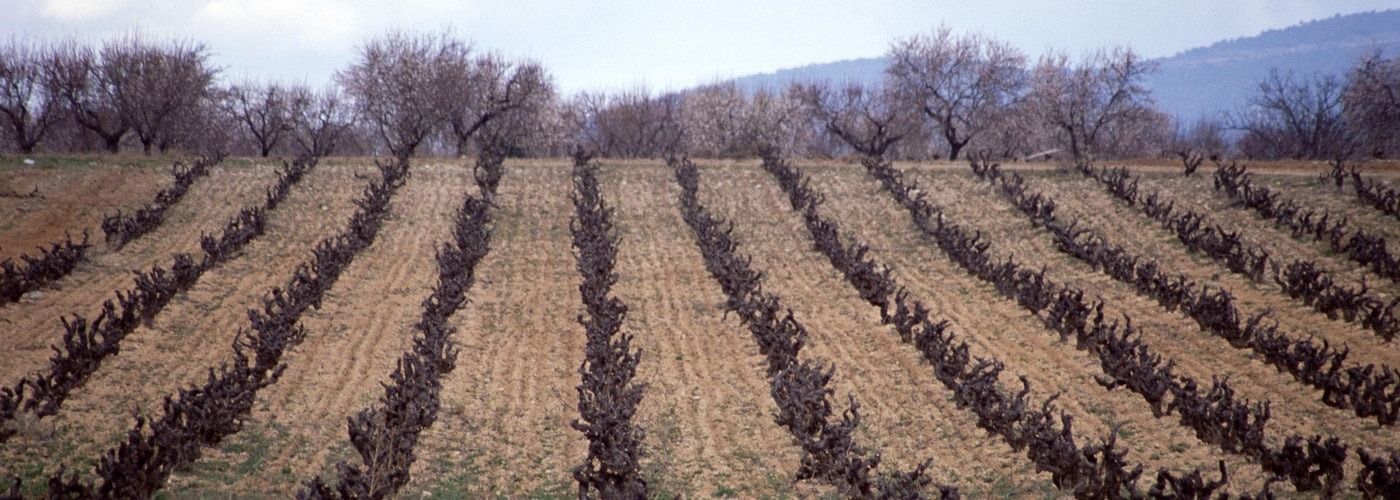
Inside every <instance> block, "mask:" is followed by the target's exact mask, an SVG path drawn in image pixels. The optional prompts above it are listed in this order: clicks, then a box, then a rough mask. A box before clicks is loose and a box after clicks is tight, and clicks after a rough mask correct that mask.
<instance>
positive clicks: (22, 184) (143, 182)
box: [0, 164, 172, 314]
mask: <svg viewBox="0 0 1400 500" xmlns="http://www.w3.org/2000/svg"><path fill="white" fill-rule="evenodd" d="M169 172H170V169H169V167H168V166H166V167H163V168H154V167H135V166H123V167H113V166H111V165H107V164H103V165H97V166H86V167H75V168H40V167H20V168H14V169H4V170H0V192H7V193H15V194H18V195H28V194H29V193H31V192H34V190H36V189H37V192H36V196H34V197H32V198H30V197H8V196H6V197H0V260H3V259H14V260H15V261H16V262H17V263H19V264H23V262H21V261H19V256H20V255H21V254H29V255H36V254H37V252H38V250H36V248H35V247H40V246H42V247H44V248H48V245H49V244H50V243H54V242H57V241H60V240H62V239H63V234H64V232H68V233H69V234H72V235H73V237H74V238H75V239H76V240H81V239H82V235H83V230H84V229H88V230H89V234H90V235H91V239H90V240H89V241H90V242H93V243H99V244H100V243H101V242H102V217H103V215H104V214H107V213H115V212H116V211H117V210H118V209H120V210H122V211H124V212H128V213H129V212H130V211H131V210H132V209H134V208H135V207H138V206H141V205H142V204H145V203H149V202H150V201H151V198H152V197H153V196H155V194H156V192H157V191H160V190H161V189H162V188H164V187H166V186H169V185H170V184H171V182H172V180H171V177H170V173H169ZM89 251H90V252H100V251H101V250H99V249H98V248H97V247H94V248H91V249H89ZM0 314H3V312H0Z"/></svg>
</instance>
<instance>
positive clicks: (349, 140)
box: [0, 27, 1400, 160]
mask: <svg viewBox="0 0 1400 500" xmlns="http://www.w3.org/2000/svg"><path fill="white" fill-rule="evenodd" d="M209 54H210V52H209V49H208V47H207V46H205V45H204V44H202V43H198V42H190V41H183V40H169V41H157V40H153V39H151V38H150V37H147V36H143V35H140V34H128V35H123V36H119V37H116V38H114V39H110V40H107V41H104V42H101V43H99V44H86V43H82V42H77V41H71V40H70V41H61V42H57V43H43V42H35V41H29V40H21V39H11V40H10V41H9V42H8V43H6V44H3V45H0V130H3V137H0V148H3V150H6V151H14V152H19V153H25V154H29V153H33V152H41V151H51V152H88V151H108V152H119V151H122V150H124V149H126V150H135V149H136V148H139V149H140V151H142V152H144V153H146V154H153V153H156V152H166V151H168V150H171V149H175V150H182V151H189V152H199V153H207V152H210V150H216V151H220V152H226V153H232V154H244V155H260V156H268V155H272V154H309V155H321V156H324V155H328V154H347V155H355V154H376V155H377V154H391V155H394V156H412V155H437V156H448V155H471V154H475V153H476V152H477V151H479V149H480V148H481V147H482V146H481V145H482V144H492V145H494V147H500V148H504V149H505V153H506V154H509V155H512V156H565V155H567V154H568V153H569V152H570V151H572V148H573V147H574V146H575V145H581V146H583V147H585V148H588V149H589V150H592V151H595V152H597V153H598V154H599V155H601V156H608V157H665V156H669V155H673V154H676V153H680V152H685V153H687V154H691V155H695V156H708V157H746V156H756V155H758V154H759V153H760V152H763V151H776V152H778V153H780V154H783V155H789V156H798V157H841V156H847V155H853V154H859V155H869V154H871V153H872V152H874V151H873V150H872V149H878V150H879V153H880V154H881V155H884V156H887V157H890V158H898V159H949V160H958V159H963V158H966V157H967V156H968V155H969V154H970V153H971V152H974V151H975V152H978V153H979V154H983V155H989V156H990V157H995V158H1000V159H1008V160H1009V159H1036V158H1042V157H1052V156H1057V157H1060V158H1071V159H1074V160H1094V159H1107V158H1126V157H1162V156H1168V155H1173V154H1178V153H1180V154H1183V155H1184V154H1186V153H1187V152H1189V151H1195V152H1197V153H1204V154H1209V155H1230V156H1240V157H1248V158H1257V159H1284V158H1293V159H1339V158H1362V157H1375V158H1384V157H1394V156H1396V155H1400V57H1396V58H1386V57H1384V56H1383V52H1382V51H1380V50H1374V51H1372V52H1370V53H1368V54H1367V55H1366V56H1364V57H1362V58H1360V59H1359V60H1357V61H1356V63H1355V64H1354V65H1353V67H1352V69H1351V70H1350V71H1349V72H1348V73H1347V74H1345V75H1311V76H1300V75H1296V74H1292V73H1286V72H1280V71H1275V72H1273V73H1271V74H1270V75H1269V76H1268V77H1266V78H1265V79H1263V80H1262V81H1260V82H1259V86H1258V89H1257V90H1256V91H1255V92H1254V93H1253V94H1252V96H1251V97H1250V98H1249V99H1248V101H1247V102H1245V103H1241V107H1240V108H1239V109H1237V110H1235V111H1231V112H1228V113H1224V114H1222V115H1221V116H1216V117H1207V118H1203V119H1200V120H1197V121H1195V122H1194V123H1191V124H1189V125H1188V124H1186V123H1185V122H1184V121H1182V120H1181V119H1180V118H1178V117H1173V116H1170V115H1168V114H1167V113H1164V112H1163V111H1161V110H1160V109H1158V107H1157V106H1156V104H1155V102H1154V101H1153V98H1152V93H1151V90H1150V89H1148V88H1147V87H1146V86H1145V84H1144V78H1145V77H1147V76H1148V75H1150V74H1151V73H1152V72H1154V71H1155V70H1156V66H1155V63H1153V62H1152V61H1149V60H1146V59H1144V58H1143V57H1142V56H1141V55H1139V54H1137V53H1136V52H1134V51H1133V50H1132V49H1130V48H1126V47H1115V48H1106V49H1100V50H1096V51H1092V52H1089V53H1087V54H1085V55H1083V56H1081V57H1077V58H1072V57H1070V56H1069V55H1067V54H1065V53H1062V52H1052V53H1050V54H1048V55H1045V56H1042V57H1040V58H1038V59H1037V60H1035V61H1034V62H1033V63H1032V60H1031V58H1030V57H1028V56H1027V55H1026V54H1025V53H1023V52H1021V51H1020V50H1018V49H1016V48H1015V47H1012V46H1010V45H1009V44H1007V43H1006V42H1003V41H1000V40H996V39H994V38H991V37H988V36H985V35H982V34H977V33H970V34H962V35H958V34H954V33H953V32H952V30H950V29H948V28H946V27H944V28H939V29H937V30H934V31H932V32H930V33H927V34H921V35H915V36H911V37H906V38H899V39H895V40H893V41H892V42H891V44H890V46H889V49H888V51H887V53H886V58H887V60H888V61H889V62H888V64H887V66H886V67H885V72H884V77H883V80H882V81H881V82H880V83H879V84H873V85H863V84H855V83H845V84H842V83H834V82H803V83H797V84H794V85H792V86H790V87H788V88H785V89H757V90H751V89H745V88H742V87H741V86H740V85H738V84H737V83H735V82H733V81H726V82H717V83H712V84H708V85H702V86H699V87H696V88H692V89H688V90H684V91H674V92H653V91H652V90H650V89H648V88H646V87H645V86H636V87H633V88H627V89H622V90H617V91H610V92H580V93H576V94H574V95H571V96H560V95H559V93H558V91H557V89H556V87H555V84H554V81H553V78H552V76H551V75H550V74H549V72H548V70H547V69H546V68H545V67H544V66H542V65H541V64H540V63H538V62H536V61H531V60H524V59H511V58H507V57H504V56H501V55H499V54H496V53H491V52H483V51H480V50H478V49H476V48H475V47H473V46H472V45H471V44H470V43H468V42H465V41H463V40H462V39H460V38H459V37H457V36H456V35H454V34H453V33H451V32H440V33H415V32H405V31H389V32H387V33H385V34H383V35H380V36H377V37H373V38H370V39H367V40H365V41H364V42H362V43H361V44H360V46H359V47H358V50H357V54H356V57H355V59H354V60H353V61H351V62H350V64H348V65H347V66H346V67H345V68H343V69H341V70H339V71H337V72H336V74H335V75H334V78H333V79H332V81H331V82H330V83H329V84H327V85H325V86H322V87H312V86H310V85H308V84H306V83H295V82H293V83H288V82H276V81H266V80H257V79H246V80H241V81H227V82H226V81H222V80H221V79H220V78H219V77H220V73H221V69H220V68H216V67H214V66H213V65H212V64H211V63H210V61H209ZM1206 84H1208V83H1207V82H1202V85H1206ZM872 139H878V140H877V141H875V142H871V140H872ZM862 149H864V150H862Z"/></svg>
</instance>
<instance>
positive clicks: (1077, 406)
mask: <svg viewBox="0 0 1400 500" xmlns="http://www.w3.org/2000/svg"><path fill="white" fill-rule="evenodd" d="M805 171H806V173H807V174H808V175H809V176H810V177H811V178H812V183H813V186H815V187H816V188H817V189H819V190H821V191H822V192H823V193H824V194H825V195H826V199H827V200H828V201H827V203H826V204H824V206H823V212H824V213H825V214H826V215H827V216H828V217H832V218H834V219H835V220H837V221H838V222H839V223H841V224H842V228H843V229H844V230H845V231H848V232H850V233H851V234H852V235H854V236H856V237H857V238H860V239H861V240H862V241H865V242H866V243H867V244H868V245H870V246H871V251H870V252H871V256H872V257H873V258H875V259H876V260H877V261H879V262H881V263H884V264H886V265H889V266H891V267H892V268H893V269H894V275H895V278H896V279H897V280H899V282H900V284H901V285H903V286H905V287H906V288H908V289H909V291H910V292H911V294H912V295H913V296H914V297H915V298H918V299H920V300H922V301H923V302H924V303H925V304H926V305H928V307H930V309H931V310H932V317H934V318H942V319H947V320H948V321H949V322H950V323H951V325H952V326H951V328H952V331H953V332H954V333H956V334H958V335H959V336H960V337H961V338H963V339H965V340H966V341H967V342H968V343H969V344H970V345H971V348H972V354H973V355H975V356H986V357H994V358H996V359H999V360H1001V361H1002V362H1004V363H1006V364H1007V372H1006V373H1003V380H1004V382H1003V384H1004V386H1005V387H1008V388H1012V387H1018V386H1019V382H1017V381H1016V380H1015V377H1016V375H1024V376H1026V377H1027V379H1028V380H1029V381H1030V382H1031V384H1032V387H1033V388H1034V391H1033V395H1034V399H1033V400H1035V401H1040V400H1042V399H1044V398H1046V397H1048V396H1050V395H1051V394H1054V393H1060V394H1061V398H1060V400H1059V406H1061V407H1062V408H1064V409H1065V410H1066V411H1068V412H1070V413H1071V414H1072V415H1074V416H1075V430H1076V432H1077V433H1079V434H1080V435H1081V436H1083V437H1085V438H1090V437H1092V438H1095V439H1097V438H1099V437H1104V436H1107V435H1108V433H1109V430H1110V428H1111V427H1112V426H1114V425H1119V426H1121V427H1120V429H1121V431H1122V432H1123V439H1120V441H1119V443H1120V445H1124V446H1125V447H1127V449H1129V450H1130V454H1129V459H1130V460H1132V461H1134V462H1139V463H1142V464H1143V465H1144V466H1145V468H1146V469H1147V470H1149V471H1155V470H1156V469H1158V468H1165V469H1168V470H1173V471H1190V470H1194V469H1198V468H1201V469H1205V470H1207V471H1212V470H1213V469H1214V466H1215V463H1216V461H1218V460H1221V459H1224V460H1225V461H1226V463H1227V465H1228V466H1229V467H1230V468H1231V470H1232V471H1234V470H1236V469H1241V471H1242V472H1245V476H1246V477H1248V475H1249V474H1250V472H1249V469H1250V467H1249V466H1247V465H1244V461H1243V460H1241V459H1238V458H1235V457H1229V456H1228V455H1225V454H1223V453H1221V452H1219V451H1217V450H1214V449H1212V448H1209V447H1206V446H1201V445H1200V443H1199V442H1197V441H1196V440H1195V437H1194V436H1193V435H1192V433H1191V431H1190V430H1188V429H1185V428H1181V427H1179V426H1176V425H1175V422H1172V421H1161V420H1158V419H1155V418H1154V417H1153V416H1152V415H1151V411H1150V409H1148V408H1147V406H1146V404H1144V403H1143V402H1142V401H1141V399H1140V398H1139V397H1138V396H1137V395H1134V394H1132V393H1129V392H1127V391H1106V390H1104V389H1103V388H1102V387H1100V386H1099V385H1098V384H1097V383H1096V382H1095V380H1094V377H1095V376H1097V375H1100V374H1101V373H1102V372H1101V370H1100V369H1099V367H1098V361H1097V360H1096V359H1095V358H1094V357H1093V356H1091V355H1089V354H1087V353H1084V352H1082V351H1078V350H1075V349H1074V348H1073V346H1072V345H1068V344H1065V343H1062V342H1059V340H1058V338H1057V336H1056V334H1055V333H1054V332H1052V331H1050V330H1048V329H1046V328H1045V327H1044V326H1043V325H1042V324H1041V322H1040V320H1039V319H1037V318H1035V317H1033V316H1031V315H1030V314H1029V313H1028V312H1026V311H1025V310H1024V309H1021V308H1020V307H1019V306H1018V305H1016V304H1015V302H1014V301H1011V300H1009V299H1005V298H1003V297H1002V296H1001V295H1000V294H999V293H998V292H997V291H996V290H994V289H992V288H991V287H990V285H988V284H984V283H981V282H980V281H979V280H978V279H977V278H975V277H973V276H971V275H968V274H966V273H965V272H964V271H963V270H962V269H961V268H958V267H957V266H956V264H954V263H953V262H952V261H950V260H949V259H947V258H946V257H945V256H944V255H943V254H942V252H941V251H940V250H938V248H937V247H936V246H935V245H933V243H932V242H931V241H930V240H927V239H925V238H924V237H923V236H922V235H921V234H920V233H919V232H918V230H917V229H916V228H914V227H913V225H912V224H911V223H909V222H908V216H907V214H906V213H904V211H903V209H902V208H900V207H899V206H897V205H896V204H895V203H894V201H893V199H892V198H890V197H889V196H888V194H886V193H884V192H883V191H881V190H880V187H879V185H878V183H875V182H874V181H872V180H870V179H868V178H867V177H868V176H866V175H865V173H864V172H863V170H861V169H860V168H859V167H848V168H807V169H806V170H805ZM928 383H934V382H933V381H932V380H930V381H929V382H928ZM1083 444H1087V443H1081V445H1083ZM1023 460H1024V459H1023ZM1154 473H1155V472H1154Z"/></svg>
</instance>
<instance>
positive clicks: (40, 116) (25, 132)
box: [0, 38, 63, 154]
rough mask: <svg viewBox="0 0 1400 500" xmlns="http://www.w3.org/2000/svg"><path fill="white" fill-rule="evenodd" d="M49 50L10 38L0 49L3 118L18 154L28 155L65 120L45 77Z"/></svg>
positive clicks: (57, 100)
mask: <svg viewBox="0 0 1400 500" xmlns="http://www.w3.org/2000/svg"><path fill="white" fill-rule="evenodd" d="M46 50H47V49H45V48H43V47H40V46H37V45H31V44H29V43H26V42H21V41H19V40H18V39H15V38H11V39H10V41H9V42H8V43H6V44H5V45H3V46H0V114H4V117H5V125H6V128H7V130H8V131H9V136H10V139H11V140H12V141H13V143H14V146H15V148H16V149H17V150H19V152H21V153H24V154H29V153H33V152H34V148H35V147H37V146H38V145H39V142H40V141H43V140H44V136H45V135H47V134H48V133H49V131H50V130H51V129H52V128H53V126H54V124H55V123H57V122H58V120H59V118H60V117H61V116H63V114H62V109H61V107H60V106H61V102H60V101H61V98H60V97H59V96H57V95H55V93H54V89H53V87H52V86H51V85H49V84H48V82H47V81H46V79H45V77H44V59H45V57H46V54H45V51H46Z"/></svg>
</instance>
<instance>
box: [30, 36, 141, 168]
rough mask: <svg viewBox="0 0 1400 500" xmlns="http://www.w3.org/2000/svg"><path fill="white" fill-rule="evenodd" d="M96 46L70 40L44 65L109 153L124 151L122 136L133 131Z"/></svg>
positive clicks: (75, 112)
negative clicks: (95, 49) (93, 47)
mask: <svg viewBox="0 0 1400 500" xmlns="http://www.w3.org/2000/svg"><path fill="white" fill-rule="evenodd" d="M104 68H105V65H104V64H103V63H102V61H101V60H99V59H98V57H97V52H96V51H94V50H93V49H92V47H89V46H86V45H82V44H79V43H78V42H76V41H67V42H63V43H61V44H59V45H58V46H56V47H55V48H54V50H53V52H51V53H50V55H49V57H48V60H47V62H46V63H45V65H44V70H45V72H46V77H47V79H48V81H49V82H51V85H52V86H53V88H54V90H55V91H56V92H58V93H59V95H61V96H62V97H63V99H64V101H65V102H66V104H67V105H68V109H69V110H70V112H72V114H73V118H74V119H75V120H76V121H77V122H78V124H79V125H81V126H82V127H83V128H86V129H88V130H91V131H92V132H93V133H95V134H97V135H98V136H99V137H101V138H102V142H103V144H104V145H105V147H106V148H107V151H108V152H112V153H116V152H117V151H120V150H121V140H122V137H125V136H126V133H127V132H130V131H131V123H130V121H129V118H128V115H127V114H126V113H123V112H122V109H121V108H120V106H121V99H119V98H118V95H119V90H120V89H119V87H118V86H117V84H116V83H115V82H114V81H112V79H111V78H110V75H109V74H108V72H107V71H105V69H104Z"/></svg>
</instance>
